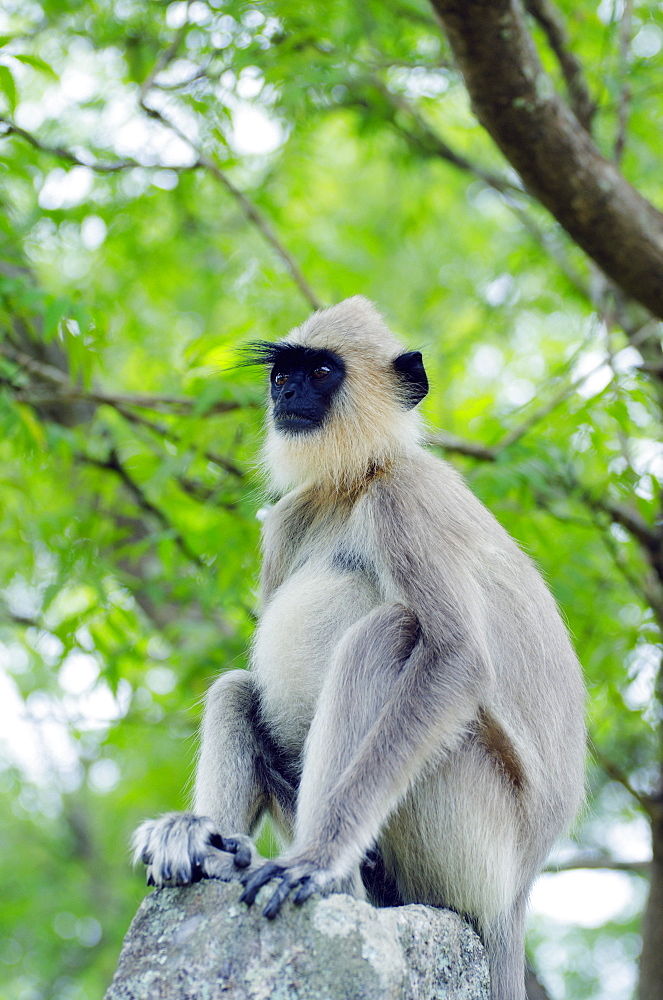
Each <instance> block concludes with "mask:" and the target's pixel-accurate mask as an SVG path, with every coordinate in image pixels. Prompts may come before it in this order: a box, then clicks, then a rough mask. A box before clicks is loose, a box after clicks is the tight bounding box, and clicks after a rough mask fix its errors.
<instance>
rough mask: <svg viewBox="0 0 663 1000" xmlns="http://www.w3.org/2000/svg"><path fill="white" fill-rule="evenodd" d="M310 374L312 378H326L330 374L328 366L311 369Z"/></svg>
mask: <svg viewBox="0 0 663 1000" xmlns="http://www.w3.org/2000/svg"><path fill="white" fill-rule="evenodd" d="M311 374H312V375H313V378H327V376H328V375H329V374H331V368H330V367H329V365H318V367H317V368H314V369H313V371H312V372H311Z"/></svg>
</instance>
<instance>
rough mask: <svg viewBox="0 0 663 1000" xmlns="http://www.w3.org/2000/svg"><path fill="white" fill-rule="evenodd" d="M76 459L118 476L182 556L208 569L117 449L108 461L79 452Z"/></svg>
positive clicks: (112, 451)
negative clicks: (149, 495)
mask: <svg viewBox="0 0 663 1000" xmlns="http://www.w3.org/2000/svg"><path fill="white" fill-rule="evenodd" d="M75 457H76V459H77V460H78V461H79V462H83V463H84V464H86V465H93V466H96V468H98V469H105V470H107V471H108V472H113V473H115V475H117V476H118V477H119V478H120V479H121V480H122V482H123V483H124V485H125V486H126V488H127V490H128V491H129V493H130V494H131V495H132V496H133V498H134V500H135V501H136V503H137V504H138V506H139V507H141V508H142V509H143V510H144V511H146V512H147V513H148V514H151V515H152V516H153V517H154V518H156V520H157V521H158V522H159V524H160V525H161V527H162V528H163V529H164V530H165V531H167V532H169V533H170V534H171V535H172V538H173V541H174V542H175V544H176V545H177V547H178V548H179V549H180V551H181V552H182V554H183V555H184V556H185V557H186V558H187V559H188V560H189V561H190V562H192V563H194V564H195V565H196V566H198V567H199V569H206V568H207V567H206V564H205V562H204V560H203V559H201V557H200V556H199V555H197V553H195V552H194V551H193V549H192V548H191V547H190V546H189V543H188V542H187V541H186V539H185V538H184V537H183V536H182V535H181V534H180V533H179V531H178V530H177V529H176V528H175V527H174V525H173V524H172V522H171V521H170V519H169V518H168V516H167V515H166V514H165V513H164V512H163V511H162V510H161V509H160V508H159V507H157V506H156V505H155V504H153V503H152V501H151V500H150V499H149V497H148V496H147V495H146V493H145V492H144V491H143V489H142V488H141V487H140V486H139V485H138V483H137V482H136V480H135V479H134V478H133V477H132V476H131V475H130V473H129V472H128V471H127V468H126V466H125V465H124V464H123V463H122V462H121V460H120V456H119V454H118V452H117V449H116V448H111V450H110V452H109V454H108V458H107V459H105V460H104V459H99V458H93V457H92V456H90V455H86V454H84V453H81V452H78V453H77V454H76V456H75Z"/></svg>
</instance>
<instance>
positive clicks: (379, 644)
mask: <svg viewBox="0 0 663 1000" xmlns="http://www.w3.org/2000/svg"><path fill="white" fill-rule="evenodd" d="M447 612H448V617H449V627H448V629H444V628H442V629H441V630H440V628H439V626H438V630H437V632H436V633H434V634H430V633H429V632H427V630H426V629H425V628H424V626H423V624H422V622H421V621H420V619H419V616H418V615H416V614H415V613H414V612H413V611H411V610H410V609H408V608H407V607H406V606H405V605H404V604H400V603H393V604H388V605H383V606H381V607H380V608H378V609H377V610H376V611H374V612H371V613H370V614H369V615H367V616H366V617H365V618H363V619H361V620H360V621H359V622H357V623H356V625H354V626H353V627H352V628H351V629H350V630H349V631H348V632H347V633H346V635H345V636H344V638H343V640H342V641H341V643H340V644H339V646H338V647H337V649H336V652H335V654H334V658H333V663H332V665H331V668H330V671H329V674H328V676H327V678H326V680H325V684H324V686H323V690H322V692H321V695H320V698H319V701H318V710H317V712H316V715H315V717H314V720H313V723H312V725H311V729H310V732H309V736H308V739H307V744H306V751H305V759H304V767H303V772H302V779H301V785H300V790H299V796H298V804H297V817H296V824H295V839H294V843H293V846H292V848H291V850H290V851H289V852H288V853H287V855H285V856H283V857H282V858H279V859H277V860H276V861H273V862H268V863H267V864H266V865H264V866H263V867H262V868H260V869H259V870H258V871H256V872H255V873H254V874H252V875H250V876H249V877H248V878H245V879H243V881H244V882H245V885H246V889H245V892H244V895H243V897H242V898H243V899H244V900H245V902H247V903H249V904H250V903H252V902H253V900H254V899H255V896H256V894H257V892H258V890H259V889H260V887H261V886H262V885H264V884H265V883H266V882H268V881H270V880H271V879H272V878H277V879H280V885H279V886H278V887H277V889H276V891H275V892H274V894H273V896H272V899H271V900H270V902H269V903H268V905H267V907H266V908H265V910H264V913H265V915H266V916H268V917H273V916H275V915H276V913H277V912H278V910H279V908H280V906H281V904H282V902H283V900H284V899H285V898H286V897H287V895H288V894H289V893H290V892H291V891H292V890H293V889H296V890H297V891H296V894H295V902H301V901H303V900H304V899H306V898H307V897H308V896H309V895H310V894H311V892H313V891H314V890H315V889H316V888H318V887H322V886H324V885H325V884H328V883H330V882H333V881H335V880H338V879H341V878H343V877H346V876H348V875H349V874H350V873H351V872H352V870H353V868H354V867H355V866H356V865H357V864H358V862H359V861H360V860H361V859H362V857H363V856H364V854H365V852H366V851H367V850H368V848H369V847H370V846H371V844H372V843H373V842H374V841H375V839H376V838H377V836H378V834H379V832H380V829H381V828H382V826H383V825H384V823H385V821H386V820H387V818H388V817H389V815H390V814H391V812H392V811H393V809H394V808H395V807H396V806H397V804H398V803H399V801H400V800H401V799H402V797H403V796H404V794H405V792H406V791H407V789H408V787H409V786H410V784H411V782H412V781H413V779H414V778H415V777H416V776H417V774H419V773H420V771H421V769H422V767H423V766H424V765H425V763H426V762H427V761H430V760H431V759H433V758H434V757H435V755H436V754H440V753H444V751H445V750H446V749H449V748H450V747H451V746H452V745H453V743H454V742H455V741H456V740H457V739H458V738H459V736H461V734H462V733H463V732H464V731H465V730H466V727H467V726H468V724H469V723H470V722H471V721H472V720H473V719H474V718H475V717H476V713H477V708H478V704H479V691H480V690H485V686H486V680H485V664H484V662H483V657H482V655H481V652H480V650H479V649H478V648H475V647H474V644H473V643H472V641H471V639H470V636H469V634H465V632H464V629H463V628H461V625H460V616H455V615H454V614H452V609H451V605H450V604H449V606H448V608H447ZM456 618H457V620H456ZM439 632H441V633H442V634H438V633H439ZM446 632H448V634H447V635H446V637H445V636H444V633H446Z"/></svg>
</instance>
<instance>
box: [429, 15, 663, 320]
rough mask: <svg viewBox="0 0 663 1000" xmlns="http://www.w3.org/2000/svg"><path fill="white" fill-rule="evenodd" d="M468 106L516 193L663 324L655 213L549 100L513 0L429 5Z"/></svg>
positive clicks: (661, 221) (661, 254)
mask: <svg viewBox="0 0 663 1000" xmlns="http://www.w3.org/2000/svg"><path fill="white" fill-rule="evenodd" d="M432 5H433V7H434V9H435V11H436V13H437V15H438V16H439V19H440V21H441V23H442V26H443V28H444V30H445V32H446V34H447V37H448V39H449V42H450V44H451V47H452V49H453V53H454V56H455V58H456V62H457V64H458V66H459V68H460V70H461V72H462V73H463V76H464V78H465V84H466V86H467V89H468V92H469V95H470V98H471V101H472V107H473V109H474V112H475V114H476V115H477V118H478V119H479V121H480V122H481V124H482V125H483V126H484V127H485V128H486V130H487V131H488V132H489V133H490V135H491V136H492V138H493V139H494V140H495V142H496V143H497V145H498V146H499V148H500V149H501V150H502V152H503V153H504V155H505V156H506V158H507V159H508V160H509V162H510V163H511V164H512V166H513V167H515V169H516V170H517V171H518V173H519V174H520V176H521V177H522V179H523V182H524V184H525V185H526V187H527V188H528V190H530V191H531V192H532V194H534V195H535V196H536V197H537V198H538V199H539V200H540V201H541V203H542V204H543V205H545V206H546V208H547V209H548V210H549V211H550V212H551V213H552V214H553V215H554V217H555V218H556V219H557V221H558V222H559V223H560V224H561V225H562V226H563V227H564V229H566V231H567V232H568V233H569V235H570V236H572V237H573V239H574V240H575V241H576V243H578V245H579V246H581V247H582V248H583V250H585V251H586V253H588V254H589V256H590V257H592V258H593V259H594V260H595V261H596V263H597V264H599V265H600V267H601V268H602V269H603V270H604V271H605V273H606V274H607V275H608V277H610V278H611V279H612V280H613V281H614V282H615V283H616V284H617V285H619V286H620V287H621V288H622V289H624V291H625V292H627V293H628V294H629V295H630V296H631V297H632V298H633V299H635V300H636V301H638V302H641V303H642V304H643V305H645V306H646V307H647V308H648V309H650V310H651V311H652V312H653V313H654V314H655V315H657V316H661V317H663V278H662V276H663V213H661V212H659V211H658V210H657V209H656V208H654V206H653V205H651V204H650V203H649V202H648V201H647V200H646V199H645V198H643V197H642V195H640V194H639V193H638V192H637V191H636V190H635V188H633V187H632V186H631V185H630V184H629V183H628V181H626V180H625V178H624V177H623V176H622V175H621V174H620V173H619V171H618V170H617V168H616V167H615V166H614V165H613V164H612V163H610V162H609V161H608V160H606V159H605V158H604V157H603V156H601V154H600V153H599V151H598V149H597V148H596V146H595V145H594V142H593V140H592V138H591V136H590V135H589V133H588V132H587V131H586V130H585V128H583V127H582V126H581V125H580V123H579V122H578V119H577V118H576V117H575V115H574V114H573V113H572V111H571V110H570V109H569V107H568V106H567V105H566V104H565V102H564V101H563V100H562V98H561V97H560V96H559V95H558V94H557V93H556V92H555V89H554V87H553V84H552V81H551V80H550V78H549V77H548V76H547V75H546V73H545V72H544V70H543V67H542V65H541V62H540V60H539V57H538V54H537V51H536V48H535V46H534V43H533V41H532V39H531V37H530V35H529V32H528V30H527V26H526V23H525V15H524V12H523V9H522V6H521V4H520V3H519V2H518V0H432Z"/></svg>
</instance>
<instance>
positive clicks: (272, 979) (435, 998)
mask: <svg viewBox="0 0 663 1000" xmlns="http://www.w3.org/2000/svg"><path fill="white" fill-rule="evenodd" d="M240 892H241V886H240V885H238V884H237V883H230V884H227V883H224V882H217V881H204V882H200V883H199V884H198V885H194V886H191V887H188V888H184V889H160V890H157V891H156V892H153V893H152V895H150V896H148V897H147V898H146V899H145V900H144V901H143V903H142V904H141V907H140V909H139V910H138V913H137V914H136V917H135V918H134V920H133V923H132V924H131V927H130V928H129V932H128V934H127V937H126V939H125V942H124V947H123V949H122V954H121V955H120V962H119V965H118V969H117V972H116V973H115V977H114V979H113V982H112V984H111V986H110V988H109V990H108V992H107V993H106V1000H194V998H195V1000H268V998H269V1000H488V971H487V967H486V961H485V957H484V953H483V948H482V946H481V943H480V941H479V939H478V938H477V936H476V934H475V933H474V931H473V930H472V929H471V928H470V927H469V926H468V924H466V923H465V921H463V920H462V919H461V918H460V917H459V916H457V915H456V914H455V913H451V912H449V911H448V910H435V909H433V908H432V907H428V906H402V907H395V908H393V909H375V908H374V907H372V906H370V905H369V904H368V903H365V902H363V901H361V900H357V899H353V898H352V897H351V896H344V895H332V896H328V897H327V898H324V899H321V898H314V899H312V900H309V902H308V903H306V904H304V906H301V907H296V906H293V905H292V904H291V903H286V904H285V906H284V907H283V910H282V911H281V913H280V914H279V916H278V917H277V918H276V919H275V920H272V921H269V920H266V919H265V918H264V917H263V916H262V915H261V906H260V903H261V900H262V902H263V905H264V902H265V900H266V899H268V898H269V895H270V888H269V886H266V887H265V888H264V889H262V890H261V893H260V895H259V896H258V899H257V901H256V904H255V905H254V906H253V907H252V908H251V909H247V907H246V906H245V905H244V904H243V903H240V902H239V896H240Z"/></svg>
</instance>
